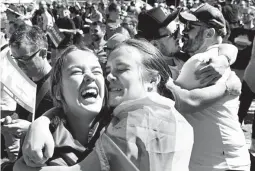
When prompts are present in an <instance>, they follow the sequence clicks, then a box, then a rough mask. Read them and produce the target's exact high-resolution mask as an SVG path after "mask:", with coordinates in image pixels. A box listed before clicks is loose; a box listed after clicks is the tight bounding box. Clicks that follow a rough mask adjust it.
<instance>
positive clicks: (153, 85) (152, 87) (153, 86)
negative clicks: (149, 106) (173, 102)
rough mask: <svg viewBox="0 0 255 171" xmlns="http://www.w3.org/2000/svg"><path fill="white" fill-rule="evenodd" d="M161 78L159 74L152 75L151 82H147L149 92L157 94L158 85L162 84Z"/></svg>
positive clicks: (150, 76) (150, 75)
mask: <svg viewBox="0 0 255 171" xmlns="http://www.w3.org/2000/svg"><path fill="white" fill-rule="evenodd" d="M160 80H161V76H160V75H159V74H158V73H150V74H149V80H147V83H145V84H146V87H147V90H148V92H152V91H153V92H157V87H158V84H159V83H160Z"/></svg>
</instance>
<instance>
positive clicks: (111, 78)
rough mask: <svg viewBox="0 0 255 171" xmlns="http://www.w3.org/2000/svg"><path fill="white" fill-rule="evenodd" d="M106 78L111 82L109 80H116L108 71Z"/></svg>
mask: <svg viewBox="0 0 255 171" xmlns="http://www.w3.org/2000/svg"><path fill="white" fill-rule="evenodd" d="M106 79H107V81H109V82H111V81H114V80H116V77H115V76H114V75H113V74H112V73H109V74H107V76H106Z"/></svg>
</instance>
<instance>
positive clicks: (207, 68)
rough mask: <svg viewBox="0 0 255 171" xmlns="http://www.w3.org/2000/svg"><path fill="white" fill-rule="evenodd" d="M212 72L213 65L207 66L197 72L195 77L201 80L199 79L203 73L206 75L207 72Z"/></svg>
mask: <svg viewBox="0 0 255 171" xmlns="http://www.w3.org/2000/svg"><path fill="white" fill-rule="evenodd" d="M211 70H212V66H211V65H206V66H204V67H202V68H200V69H198V70H196V71H195V75H196V77H197V79H199V78H198V77H199V76H200V75H201V74H203V73H206V72H209V71H211Z"/></svg>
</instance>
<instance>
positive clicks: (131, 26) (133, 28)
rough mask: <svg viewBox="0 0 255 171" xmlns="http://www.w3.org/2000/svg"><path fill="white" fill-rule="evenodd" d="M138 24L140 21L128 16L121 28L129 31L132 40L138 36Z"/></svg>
mask: <svg viewBox="0 0 255 171" xmlns="http://www.w3.org/2000/svg"><path fill="white" fill-rule="evenodd" d="M137 24H138V21H137V19H136V17H135V16H126V17H125V18H124V19H123V21H122V23H121V26H122V27H124V28H125V29H127V31H128V33H129V35H130V37H131V38H134V37H135V35H136V34H137Z"/></svg>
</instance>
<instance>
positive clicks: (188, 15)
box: [180, 3, 226, 29]
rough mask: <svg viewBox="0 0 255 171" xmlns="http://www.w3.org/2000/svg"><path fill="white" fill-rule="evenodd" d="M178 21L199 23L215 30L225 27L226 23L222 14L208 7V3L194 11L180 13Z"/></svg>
mask: <svg viewBox="0 0 255 171" xmlns="http://www.w3.org/2000/svg"><path fill="white" fill-rule="evenodd" d="M180 20H181V21H183V22H185V21H191V22H196V21H198V22H199V21H200V22H203V23H206V24H207V25H210V26H212V27H214V28H217V29H222V28H225V27H226V21H225V19H224V17H223V14H222V13H221V12H220V11H219V10H218V9H217V8H215V7H213V6H211V5H209V4H208V3H204V4H202V5H201V6H199V7H198V8H197V9H196V10H195V11H191V12H181V13H180Z"/></svg>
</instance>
